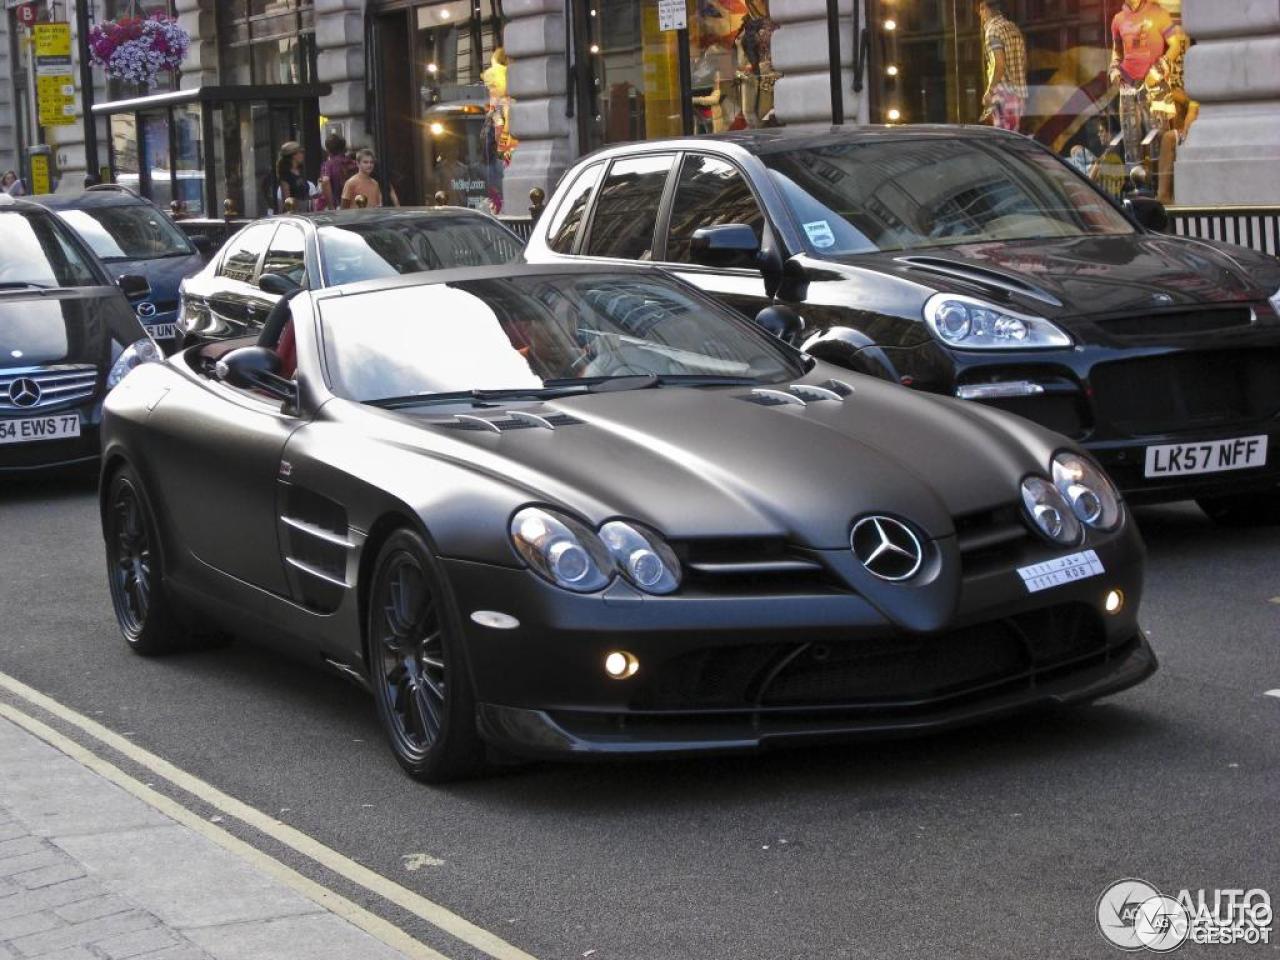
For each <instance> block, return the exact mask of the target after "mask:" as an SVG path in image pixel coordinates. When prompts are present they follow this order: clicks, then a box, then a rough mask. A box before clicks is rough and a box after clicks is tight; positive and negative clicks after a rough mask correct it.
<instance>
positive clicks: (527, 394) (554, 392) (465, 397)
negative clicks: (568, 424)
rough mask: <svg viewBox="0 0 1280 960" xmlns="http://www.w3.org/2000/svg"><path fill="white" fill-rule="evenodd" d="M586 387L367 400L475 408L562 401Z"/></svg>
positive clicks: (389, 404) (383, 404)
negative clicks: (510, 402) (508, 402)
mask: <svg viewBox="0 0 1280 960" xmlns="http://www.w3.org/2000/svg"><path fill="white" fill-rule="evenodd" d="M587 390H588V385H587V384H581V385H579V382H578V381H568V382H567V383H564V384H559V385H552V386H549V387H542V388H539V387H513V388H511V389H508V390H452V391H449V392H447V393H411V394H407V395H406V396H403V397H383V398H381V399H379V400H366V401H364V402H365V403H367V404H369V406H371V407H388V408H390V407H414V406H420V405H426V404H434V403H460V402H465V401H470V402H471V403H472V404H473V405H475V406H493V405H495V404H496V403H497V402H500V401H503V400H546V399H548V398H549V397H564V396H570V395H572V394H576V393H586V392H587Z"/></svg>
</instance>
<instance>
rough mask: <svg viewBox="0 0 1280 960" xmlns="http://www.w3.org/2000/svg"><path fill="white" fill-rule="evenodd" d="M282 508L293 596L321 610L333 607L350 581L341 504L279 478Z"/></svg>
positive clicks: (352, 546)
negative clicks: (348, 580)
mask: <svg viewBox="0 0 1280 960" xmlns="http://www.w3.org/2000/svg"><path fill="white" fill-rule="evenodd" d="M281 494H282V496H281V499H282V501H283V505H284V510H283V511H282V512H281V514H280V532H281V538H280V542H281V545H282V547H283V548H284V560H285V563H286V565H287V566H288V568H289V572H290V581H291V585H292V588H293V591H294V596H295V598H296V599H297V600H298V601H300V602H301V603H302V604H303V605H304V606H306V607H308V608H310V609H312V610H315V611H318V612H320V613H332V612H333V611H334V610H336V609H337V608H338V605H339V604H340V603H341V602H342V598H343V596H344V595H345V593H346V591H347V589H348V587H349V584H348V582H347V560H348V557H349V556H350V555H351V551H352V550H354V549H355V547H356V545H355V544H354V543H352V542H351V540H350V538H349V532H348V527H347V512H346V510H344V509H343V507H342V505H341V504H339V503H337V502H335V501H333V500H330V499H329V498H328V497H323V496H320V495H319V494H317V493H314V492H312V491H310V490H307V489H306V488H304V487H298V486H294V485H293V484H290V483H282V484H281Z"/></svg>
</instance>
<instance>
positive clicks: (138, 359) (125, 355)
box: [107, 337, 164, 390]
mask: <svg viewBox="0 0 1280 960" xmlns="http://www.w3.org/2000/svg"><path fill="white" fill-rule="evenodd" d="M162 362H164V352H163V351H162V350H161V349H160V348H159V347H157V346H156V342H155V341H154V340H152V339H151V338H150V337H143V338H142V339H141V340H135V341H134V342H133V343H131V344H129V346H127V347H125V348H124V350H122V351H121V352H120V356H119V357H117V358H116V362H115V363H113V364H112V365H111V372H110V373H108V374H107V389H108V390H112V389H114V388H115V386H116V384H118V383H119V382H120V381H121V380H123V379H124V378H125V376H126V375H127V374H128V373H129V371H130V370H132V369H133V368H134V367H136V366H138V365H139V364H142V363H162Z"/></svg>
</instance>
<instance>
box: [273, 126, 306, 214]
mask: <svg viewBox="0 0 1280 960" xmlns="http://www.w3.org/2000/svg"><path fill="white" fill-rule="evenodd" d="M305 159H306V157H305V154H304V153H303V150H302V144H300V143H298V141H296V140H288V141H286V142H285V143H283V144H281V146H280V156H279V158H278V159H277V160H276V187H275V193H274V195H273V200H274V203H273V204H272V209H273V210H274V211H275V212H276V213H284V210H285V201H286V200H289V199H292V200H293V209H294V210H295V211H303V210H310V209H311V196H312V194H313V193H315V192H316V191H315V190H313V188H312V186H311V184H310V183H309V182H308V181H307V177H306V174H304V173H303V171H302V162H303V160H305Z"/></svg>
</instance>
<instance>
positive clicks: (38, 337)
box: [0, 287, 146, 368]
mask: <svg viewBox="0 0 1280 960" xmlns="http://www.w3.org/2000/svg"><path fill="white" fill-rule="evenodd" d="M144 336H146V331H145V330H143V328H142V326H141V324H139V323H138V320H137V318H136V317H134V315H133V311H132V310H131V309H130V308H129V304H128V302H127V301H126V300H125V298H124V294H122V293H120V291H119V290H116V289H115V288H114V287H85V288H78V289H74V290H57V291H51V292H45V293H39V292H36V291H32V292H30V293H28V292H26V291H23V292H22V293H21V294H12V293H5V294H2V295H0V368H15V367H33V366H42V365H45V364H57V363H92V364H99V365H101V364H104V363H109V362H110V361H111V359H112V357H113V356H114V355H115V354H118V353H119V351H120V350H121V349H123V347H125V346H127V345H128V344H130V343H133V342H134V341H135V340H138V339H140V338H141V337H144Z"/></svg>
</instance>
